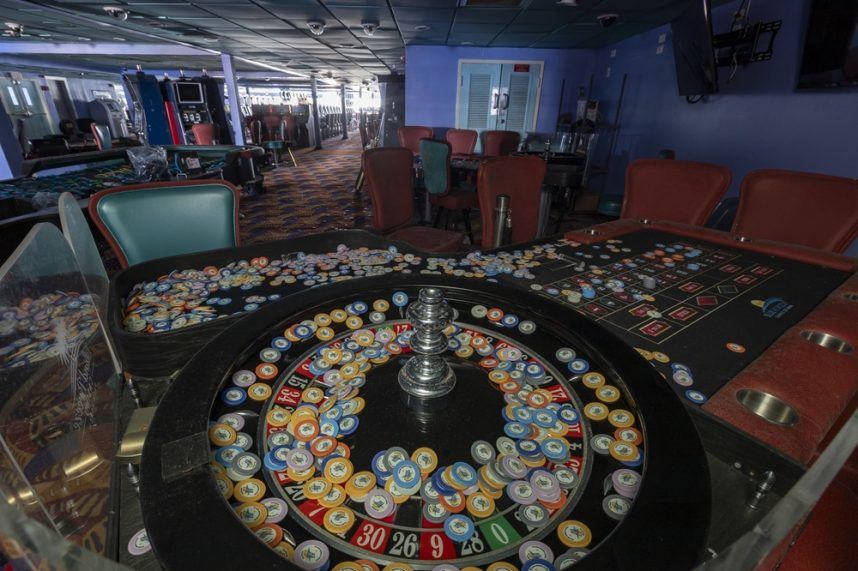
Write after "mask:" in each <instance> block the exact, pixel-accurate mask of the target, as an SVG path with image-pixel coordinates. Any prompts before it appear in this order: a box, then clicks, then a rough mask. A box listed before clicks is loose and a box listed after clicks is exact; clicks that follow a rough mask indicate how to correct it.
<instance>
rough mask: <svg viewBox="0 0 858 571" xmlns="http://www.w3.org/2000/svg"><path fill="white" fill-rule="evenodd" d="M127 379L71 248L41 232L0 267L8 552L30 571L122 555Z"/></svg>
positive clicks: (52, 232)
mask: <svg viewBox="0 0 858 571" xmlns="http://www.w3.org/2000/svg"><path fill="white" fill-rule="evenodd" d="M118 379H119V377H118V376H117V375H116V370H115V368H114V363H113V360H112V358H111V352H110V348H109V346H108V343H107V340H106V338H105V336H104V333H103V330H102V329H101V328H100V327H99V319H98V310H97V306H96V299H95V297H94V295H93V294H91V293H89V287H88V283H87V281H86V280H85V279H84V276H83V275H82V273H81V271H80V268H79V266H78V264H77V261H76V260H75V256H74V254H73V252H72V250H71V248H70V247H69V245H68V243H67V242H66V240H65V239H64V238H63V236H62V234H61V233H60V232H59V230H58V229H57V228H56V227H55V226H53V225H51V224H38V225H36V226H35V227H34V228H33V229H32V230H31V231H30V233H29V234H28V235H27V237H26V238H25V239H24V241H23V242H22V243H21V245H20V246H19V247H18V248H17V249H16V250H15V252H14V253H13V254H12V255H11V256H10V258H9V259H8V260H7V261H6V263H5V264H3V266H2V267H0V497H2V498H3V499H4V500H5V501H4V502H2V504H3V511H2V513H0V520H2V521H3V524H2V526H3V527H2V534H3V535H4V536H6V537H5V538H6V539H7V540H8V541H3V542H2V543H0V549H3V550H4V551H7V553H6V555H7V556H9V557H12V558H14V559H15V560H18V559H21V561H22V563H21V565H22V566H23V568H27V566H28V565H29V563H28V561H29V562H36V563H38V561H39V560H42V559H44V558H47V562H48V563H49V564H50V565H53V564H56V563H59V562H61V560H62V559H63V558H64V557H66V556H67V555H69V554H70V553H71V551H70V550H72V548H74V546H78V547H77V548H76V549H77V552H79V553H80V556H79V557H82V558H84V559H86V558H87V555H86V554H84V552H83V551H81V549H80V548H83V549H84V550H86V551H87V552H91V553H92V554H97V555H112V553H110V551H111V545H112V542H113V540H114V538H113V537H112V535H113V534H112V533H111V532H110V530H111V528H112V523H113V522H112V519H111V518H112V515H111V514H112V513H114V510H113V509H112V500H113V498H112V494H111V483H112V480H113V474H114V472H115V470H114V451H115V449H116V446H115V439H116V424H117V412H116V404H117V400H116V392H117V386H118ZM7 508H10V509H11V510H13V511H12V512H10V513H12V514H16V516H15V517H13V516H12V515H8V514H7V511H8V510H7ZM46 533H47V534H48V535H47V536H45V535H44V534H46ZM44 537H53V538H55V539H56V541H55V542H54V541H53V540H51V541H47V543H43V542H42V541H41V539H40V538H44ZM62 538H65V539H66V540H68V541H67V542H66V541H62ZM15 545H17V546H18V547H19V548H20V553H18V551H16V549H15V548H11V549H10V547H9V546H15ZM8 551H13V553H9V552H8ZM77 552H76V553H77ZM75 557H78V556H77V555H75V556H74V557H73V558H72V559H73V560H74V559H75ZM33 558H35V559H33ZM31 559H32V560H31ZM86 568H92V567H90V566H88V565H87V566H86Z"/></svg>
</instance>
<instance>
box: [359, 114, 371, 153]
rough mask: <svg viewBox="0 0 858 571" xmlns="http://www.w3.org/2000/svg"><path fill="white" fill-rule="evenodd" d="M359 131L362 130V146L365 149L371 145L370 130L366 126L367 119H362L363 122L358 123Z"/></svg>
mask: <svg viewBox="0 0 858 571" xmlns="http://www.w3.org/2000/svg"><path fill="white" fill-rule="evenodd" d="M358 131H360V146H361V148H363V149H365V148H367V146H368V145H369V132H368V131H367V128H366V121H365V120H363V119H361V122H360V123H358Z"/></svg>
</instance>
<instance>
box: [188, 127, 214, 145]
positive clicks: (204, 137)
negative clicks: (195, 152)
mask: <svg viewBox="0 0 858 571" xmlns="http://www.w3.org/2000/svg"><path fill="white" fill-rule="evenodd" d="M191 132H192V133H193V134H194V139H195V140H196V142H197V144H198V145H217V125H215V124H214V123H197V124H195V125H194V126H192V127H191Z"/></svg>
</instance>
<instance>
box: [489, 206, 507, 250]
mask: <svg viewBox="0 0 858 571" xmlns="http://www.w3.org/2000/svg"><path fill="white" fill-rule="evenodd" d="M511 235H512V210H511V209H510V207H509V195H506V194H501V195H498V197H497V199H496V200H495V225H494V235H493V236H492V248H500V247H501V246H503V245H504V244H506V243H508V242H509V239H510V236H511Z"/></svg>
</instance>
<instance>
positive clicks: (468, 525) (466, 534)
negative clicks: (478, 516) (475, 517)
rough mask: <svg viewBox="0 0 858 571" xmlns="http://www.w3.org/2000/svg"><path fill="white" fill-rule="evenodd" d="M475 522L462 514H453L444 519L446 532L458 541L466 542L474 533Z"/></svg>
mask: <svg viewBox="0 0 858 571" xmlns="http://www.w3.org/2000/svg"><path fill="white" fill-rule="evenodd" d="M474 531H475V528H474V522H472V521H471V518H469V517H467V516H463V515H461V514H453V515H451V516H450V517H448V518H447V519H446V520H445V521H444V533H446V534H447V537H449V538H450V539H452V540H453V541H455V542H457V543H464V542H466V541H468V540H469V539H471V537H472V536H473V535H474Z"/></svg>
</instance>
